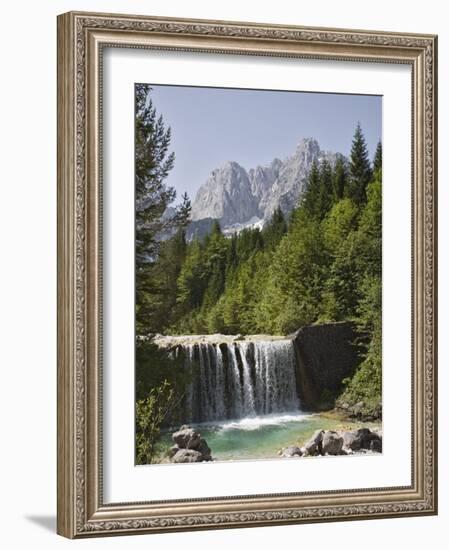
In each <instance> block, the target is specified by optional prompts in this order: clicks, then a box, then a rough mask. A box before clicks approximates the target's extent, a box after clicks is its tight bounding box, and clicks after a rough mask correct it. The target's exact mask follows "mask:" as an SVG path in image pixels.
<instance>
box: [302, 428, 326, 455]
mask: <svg viewBox="0 0 449 550" xmlns="http://www.w3.org/2000/svg"><path fill="white" fill-rule="evenodd" d="M323 435H324V430H316V432H315V433H314V434H313V435H312V437H311V438H310V439H309V441H308V442H307V443H306V444H305V445H304V455H306V456H316V455H320V454H322V441H323Z"/></svg>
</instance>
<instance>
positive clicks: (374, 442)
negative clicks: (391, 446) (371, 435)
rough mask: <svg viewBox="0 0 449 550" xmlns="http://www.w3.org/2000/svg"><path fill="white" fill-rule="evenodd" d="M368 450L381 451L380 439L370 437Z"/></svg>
mask: <svg viewBox="0 0 449 550" xmlns="http://www.w3.org/2000/svg"><path fill="white" fill-rule="evenodd" d="M370 450H371V451H374V452H375V453H381V452H382V439H380V438H376V439H372V440H371V443H370Z"/></svg>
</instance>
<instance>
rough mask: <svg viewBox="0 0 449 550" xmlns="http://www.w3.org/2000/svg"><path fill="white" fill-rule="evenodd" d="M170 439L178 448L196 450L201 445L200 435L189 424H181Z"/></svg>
mask: <svg viewBox="0 0 449 550" xmlns="http://www.w3.org/2000/svg"><path fill="white" fill-rule="evenodd" d="M172 439H173V441H174V442H175V443H176V445H177V446H178V447H179V448H180V449H193V450H196V449H198V447H199V446H200V445H201V435H200V434H199V433H198V432H196V431H195V430H194V429H193V428H191V427H190V426H181V428H180V429H179V430H178V431H177V432H175V433H174V434H173V435H172Z"/></svg>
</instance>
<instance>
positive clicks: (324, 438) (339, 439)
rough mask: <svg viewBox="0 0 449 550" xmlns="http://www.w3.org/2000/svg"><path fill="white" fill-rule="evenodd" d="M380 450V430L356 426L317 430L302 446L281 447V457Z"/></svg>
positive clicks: (348, 453)
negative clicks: (356, 427) (352, 427)
mask: <svg viewBox="0 0 449 550" xmlns="http://www.w3.org/2000/svg"><path fill="white" fill-rule="evenodd" d="M381 452H382V430H381V429H373V430H370V429H369V428H358V429H356V430H338V431H334V430H317V431H316V432H315V433H314V434H313V436H312V437H311V438H310V439H309V440H308V441H307V442H306V443H305V444H304V445H302V446H290V447H285V448H283V449H281V450H280V451H279V452H278V455H279V456H280V457H282V458H299V457H308V456H326V455H334V456H336V455H352V454H367V453H381Z"/></svg>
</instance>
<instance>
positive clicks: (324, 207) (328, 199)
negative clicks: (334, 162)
mask: <svg viewBox="0 0 449 550" xmlns="http://www.w3.org/2000/svg"><path fill="white" fill-rule="evenodd" d="M333 183H334V182H333V173H332V167H331V165H330V164H329V162H328V161H327V160H324V161H323V162H322V163H321V166H320V195H319V205H318V216H319V219H323V218H324V216H325V215H326V214H327V213H328V212H329V210H330V209H331V207H332V203H333V194H334V190H333Z"/></svg>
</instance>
